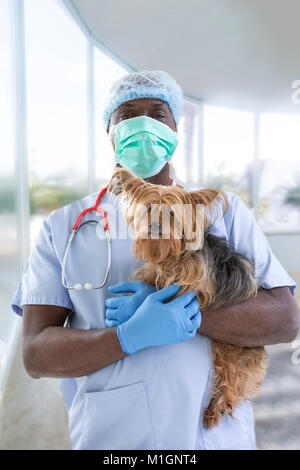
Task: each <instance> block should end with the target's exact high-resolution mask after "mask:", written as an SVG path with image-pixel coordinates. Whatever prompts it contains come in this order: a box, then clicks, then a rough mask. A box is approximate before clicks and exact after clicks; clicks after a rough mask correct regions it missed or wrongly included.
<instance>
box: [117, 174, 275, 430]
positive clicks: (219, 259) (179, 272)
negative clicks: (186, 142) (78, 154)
mask: <svg viewBox="0 0 300 470" xmlns="http://www.w3.org/2000/svg"><path fill="white" fill-rule="evenodd" d="M109 189H110V191H112V192H114V193H115V194H116V195H117V196H118V197H119V201H120V204H121V207H122V209H123V213H124V216H125V218H126V220H127V223H128V224H129V225H130V226H131V227H132V228H133V230H134V243H133V250H134V253H135V256H136V258H137V259H142V260H144V261H145V263H144V264H143V265H142V266H141V267H139V268H138V269H137V270H136V271H135V272H134V274H133V276H132V279H136V280H142V281H145V282H147V283H149V284H153V285H155V287H156V288H157V289H162V288H163V287H166V286H168V285H170V284H173V283H176V284H179V285H181V289H180V292H179V293H178V294H177V295H181V294H182V293H184V292H189V291H191V290H194V291H196V292H197V298H198V300H199V306H200V309H201V310H206V309H208V307H210V308H218V307H221V306H225V305H235V304H238V303H241V302H243V301H245V300H248V299H251V298H253V297H255V296H256V295H257V292H258V288H259V286H258V284H257V281H256V280H255V277H254V275H255V273H254V264H253V262H252V261H251V260H249V259H248V258H246V257H245V256H244V255H242V254H240V253H238V252H236V251H235V250H234V249H233V248H232V247H231V246H230V245H229V243H228V242H227V241H226V240H225V239H221V238H219V237H216V236H214V235H212V234H210V233H209V232H208V230H207V229H208V227H209V225H210V224H211V223H212V222H213V221H214V220H215V219H216V217H217V216H218V215H220V214H221V215H223V214H224V213H225V212H226V210H227V208H228V202H227V198H226V195H225V193H224V192H223V191H221V190H218V189H212V188H208V189H203V190H198V191H192V192H187V191H185V190H184V189H182V188H180V187H174V186H172V187H170V186H161V185H153V184H150V183H146V182H145V181H143V180H142V179H140V178H136V177H135V176H134V175H133V174H132V173H131V172H129V171H127V170H124V169H122V168H120V169H116V171H115V172H114V174H113V176H112V179H111V182H110V186H109ZM185 206H189V208H191V211H190V212H189V213H188V215H189V219H188V224H186V225H184V223H183V218H184V216H186V213H184V211H183V208H184V207H185ZM153 208H154V210H153ZM150 210H151V218H150ZM170 210H171V212H170ZM198 210H199V212H197V211H198ZM164 211H165V212H167V216H168V217H169V221H170V223H169V224H168V233H167V234H166V235H167V236H166V237H165V233H164V230H163V228H164V224H163V223H162V222H163V217H164ZM220 211H221V212H220ZM197 215H198V217H197ZM165 216H166V214H165ZM153 219H154V220H156V221H157V222H158V223H160V226H161V227H162V228H161V229H160V232H159V233H158V232H156V233H155V234H154V236H153V233H152V231H151V225H150V223H149V221H150V222H151V221H153ZM183 227H184V230H183ZM212 354H213V358H212V359H213V366H214V378H213V383H212V391H211V400H210V403H209V405H208V407H207V408H206V410H205V411H204V415H203V420H204V425H205V426H206V427H207V428H212V427H214V426H217V425H218V424H219V422H220V420H221V418H222V417H223V416H226V415H230V416H233V412H234V410H235V408H236V407H237V406H238V405H239V403H240V401H241V400H251V399H253V397H255V396H256V395H257V393H258V392H259V388H260V386H261V384H262V382H263V379H264V376H265V371H266V363H267V354H266V351H265V349H264V348H263V347H257V348H244V347H238V346H235V345H231V344H227V343H224V342H222V341H217V340H212Z"/></svg>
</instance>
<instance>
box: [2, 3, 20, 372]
mask: <svg viewBox="0 0 300 470" xmlns="http://www.w3.org/2000/svg"><path fill="white" fill-rule="evenodd" d="M10 6H11V5H10V0H0V136H1V137H0V155H1V157H0V158H1V166H0V222H1V223H0V286H1V287H0V299H1V312H0V369H1V366H2V365H4V364H3V355H2V354H3V345H4V342H6V340H7V338H8V337H9V332H10V329H11V322H10V316H9V314H10V300H11V297H12V294H13V292H14V290H15V288H16V285H17V283H18V280H19V274H20V242H21V240H19V239H18V229H17V215H16V200H15V194H16V183H15V176H14V172H15V164H14V153H15V147H14V138H15V135H14V116H13V110H14V88H13V83H14V76H13V69H12V54H13V51H12V27H11V23H10V20H11V11H10Z"/></svg>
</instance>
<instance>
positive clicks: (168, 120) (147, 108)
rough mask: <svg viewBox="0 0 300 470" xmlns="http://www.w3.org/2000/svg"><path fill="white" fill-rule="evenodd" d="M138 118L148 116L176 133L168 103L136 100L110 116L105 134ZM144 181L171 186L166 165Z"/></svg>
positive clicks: (167, 165) (143, 99) (127, 103)
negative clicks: (116, 126) (123, 123)
mask: <svg viewBox="0 0 300 470" xmlns="http://www.w3.org/2000/svg"><path fill="white" fill-rule="evenodd" d="M138 116H148V117H151V118H153V119H157V120H158V121H160V122H162V123H164V124H166V125H167V126H169V127H170V129H172V131H174V132H177V127H176V123H175V121H174V118H173V114H172V111H171V110H170V108H169V105H168V103H166V102H165V101H162V100H159V99H156V98H138V99H136V100H131V101H126V102H125V103H123V104H121V105H120V106H119V107H118V108H117V109H116V110H115V111H114V112H113V113H112V114H111V117H110V122H109V125H108V128H107V133H109V130H110V127H111V126H114V125H117V124H119V122H121V121H124V120H125V119H131V118H134V117H138ZM112 145H113V148H114V149H115V143H114V141H113V140H112ZM117 166H120V164H119V163H118V164H117ZM145 181H148V182H149V183H152V184H163V185H165V186H169V185H170V184H171V183H170V176H169V164H168V163H166V164H165V166H164V167H163V168H162V170H161V171H160V172H159V173H158V174H157V175H154V176H151V177H150V178H146V179H145Z"/></svg>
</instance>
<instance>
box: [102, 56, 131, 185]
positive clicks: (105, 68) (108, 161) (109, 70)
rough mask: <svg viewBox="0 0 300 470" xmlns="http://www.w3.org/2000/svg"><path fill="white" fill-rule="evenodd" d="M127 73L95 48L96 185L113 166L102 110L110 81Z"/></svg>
mask: <svg viewBox="0 0 300 470" xmlns="http://www.w3.org/2000/svg"><path fill="white" fill-rule="evenodd" d="M126 73H127V70H125V69H124V68H123V67H121V66H120V65H119V64H117V63H116V62H115V61H113V60H112V59H111V58H110V57H108V56H107V55H105V54H104V53H103V52H102V51H100V50H99V49H97V48H96V49H95V101H96V164H95V167H96V187H97V188H101V187H102V186H105V185H106V184H107V183H108V181H109V179H110V176H111V173H112V169H113V166H114V154H113V149H112V145H111V143H110V141H109V137H108V135H107V133H106V131H105V129H104V126H103V121H102V112H103V108H104V103H105V100H106V98H107V95H108V91H109V89H110V86H111V85H112V83H113V82H114V81H115V80H117V79H119V78H121V77H122V76H123V75H125V74H126Z"/></svg>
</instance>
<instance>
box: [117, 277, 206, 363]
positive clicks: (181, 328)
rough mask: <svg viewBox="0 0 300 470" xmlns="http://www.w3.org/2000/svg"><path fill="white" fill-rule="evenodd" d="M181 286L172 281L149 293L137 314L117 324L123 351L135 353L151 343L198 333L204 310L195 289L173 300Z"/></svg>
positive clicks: (170, 342)
mask: <svg viewBox="0 0 300 470" xmlns="http://www.w3.org/2000/svg"><path fill="white" fill-rule="evenodd" d="M179 289H180V286H178V285H176V284H173V285H171V286H168V287H165V288H164V289H161V290H159V291H157V292H154V294H150V295H148V297H147V298H146V300H145V301H144V302H143V303H142V305H141V306H140V307H139V308H138V309H137V311H136V312H135V314H134V315H132V317H131V318H129V320H127V321H126V322H125V323H121V324H120V325H118V326H117V334H118V338H119V341H120V344H121V347H122V349H123V351H124V352H126V353H127V354H134V353H136V352H137V351H139V350H140V349H144V348H148V347H150V346H163V345H166V344H175V343H180V342H182V341H186V340H188V339H191V338H193V337H194V336H195V334H196V331H197V328H199V326H200V324H201V312H200V309H199V302H198V299H197V298H196V297H195V295H196V293H195V292H188V293H186V294H182V295H180V296H179V297H177V298H176V299H174V300H172V301H171V302H168V303H164V300H167V299H168V298H170V297H172V296H173V295H175V294H176V293H177V292H178V291H179Z"/></svg>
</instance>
